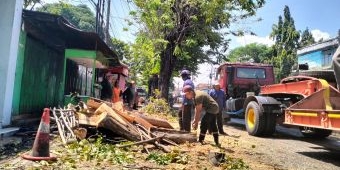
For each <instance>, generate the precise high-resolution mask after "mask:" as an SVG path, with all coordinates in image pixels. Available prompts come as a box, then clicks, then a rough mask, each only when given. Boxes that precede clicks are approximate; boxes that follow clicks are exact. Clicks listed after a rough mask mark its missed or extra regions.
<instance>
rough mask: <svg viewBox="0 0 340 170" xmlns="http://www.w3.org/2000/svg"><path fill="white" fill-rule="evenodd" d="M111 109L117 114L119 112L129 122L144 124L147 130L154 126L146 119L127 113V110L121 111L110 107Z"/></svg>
mask: <svg viewBox="0 0 340 170" xmlns="http://www.w3.org/2000/svg"><path fill="white" fill-rule="evenodd" d="M112 109H113V110H114V111H116V113H117V114H119V115H120V116H122V117H124V118H125V119H127V120H128V121H129V122H130V123H138V124H140V125H142V126H144V127H145V128H146V129H148V130H149V129H151V128H154V126H153V125H152V124H151V123H150V122H148V121H147V120H145V119H143V118H141V117H138V116H134V115H130V114H127V112H121V111H119V110H116V109H115V108H112Z"/></svg>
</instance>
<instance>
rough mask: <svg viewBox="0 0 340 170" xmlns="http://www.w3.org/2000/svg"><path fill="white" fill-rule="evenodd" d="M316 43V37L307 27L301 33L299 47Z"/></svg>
mask: <svg viewBox="0 0 340 170" xmlns="http://www.w3.org/2000/svg"><path fill="white" fill-rule="evenodd" d="M314 43H315V39H314V37H313V35H312V33H311V32H310V31H309V29H308V28H306V29H305V30H304V31H303V32H302V34H301V39H300V42H299V47H300V48H302V47H306V46H308V45H312V44H314Z"/></svg>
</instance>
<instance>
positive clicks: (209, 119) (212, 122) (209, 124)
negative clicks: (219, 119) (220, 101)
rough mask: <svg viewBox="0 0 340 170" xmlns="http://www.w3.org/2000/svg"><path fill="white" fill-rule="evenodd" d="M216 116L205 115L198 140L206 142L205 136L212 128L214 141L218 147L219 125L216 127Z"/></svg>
mask: <svg viewBox="0 0 340 170" xmlns="http://www.w3.org/2000/svg"><path fill="white" fill-rule="evenodd" d="M216 116H217V115H216V114H211V113H205V115H204V116H203V118H202V120H201V126H200V128H201V132H200V136H199V138H198V141H199V142H202V141H204V138H205V134H206V133H207V131H208V128H210V130H211V132H212V134H213V137H214V141H215V144H216V145H218V144H219V142H218V132H217V125H216Z"/></svg>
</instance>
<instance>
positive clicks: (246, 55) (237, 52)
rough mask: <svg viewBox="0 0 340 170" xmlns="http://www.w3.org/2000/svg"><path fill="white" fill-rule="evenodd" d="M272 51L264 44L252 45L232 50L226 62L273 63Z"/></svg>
mask: <svg viewBox="0 0 340 170" xmlns="http://www.w3.org/2000/svg"><path fill="white" fill-rule="evenodd" d="M271 58H272V49H271V48H270V47H267V46H266V45H263V44H257V43H252V44H248V45H246V46H243V47H237V48H235V49H233V50H231V51H230V52H229V53H228V55H227V57H226V59H225V60H226V61H231V62H236V61H237V62H250V61H252V62H255V63H271Z"/></svg>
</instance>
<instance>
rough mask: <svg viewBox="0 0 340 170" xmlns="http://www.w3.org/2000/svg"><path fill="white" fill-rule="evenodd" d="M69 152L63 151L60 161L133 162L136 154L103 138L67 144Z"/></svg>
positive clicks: (71, 162)
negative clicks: (92, 141) (103, 140)
mask: <svg viewBox="0 0 340 170" xmlns="http://www.w3.org/2000/svg"><path fill="white" fill-rule="evenodd" d="M66 148H67V151H68V152H67V153H63V157H62V158H61V160H60V161H62V162H64V163H70V164H73V163H75V162H79V161H97V162H109V163H112V164H123V163H132V162H133V161H134V155H133V154H132V153H130V152H128V151H126V150H122V149H120V148H117V147H115V145H112V144H105V143H103V142H102V138H101V137H100V138H98V139H97V140H96V141H95V142H94V143H91V142H89V141H88V140H82V141H80V142H77V143H73V144H70V145H67V146H66Z"/></svg>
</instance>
